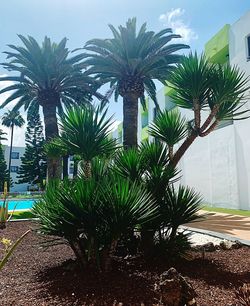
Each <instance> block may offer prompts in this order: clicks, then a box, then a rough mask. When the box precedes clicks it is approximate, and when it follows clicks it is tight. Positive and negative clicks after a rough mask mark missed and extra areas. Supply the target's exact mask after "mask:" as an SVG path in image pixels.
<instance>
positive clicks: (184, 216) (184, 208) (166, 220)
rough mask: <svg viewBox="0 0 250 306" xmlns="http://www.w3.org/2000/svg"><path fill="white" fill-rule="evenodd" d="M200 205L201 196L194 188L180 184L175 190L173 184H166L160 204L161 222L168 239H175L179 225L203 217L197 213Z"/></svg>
mask: <svg viewBox="0 0 250 306" xmlns="http://www.w3.org/2000/svg"><path fill="white" fill-rule="evenodd" d="M201 207H202V197H201V195H200V194H199V193H197V192H195V191H194V189H192V188H189V187H184V186H181V185H180V186H179V188H178V189H177V190H176V189H175V188H174V187H173V185H169V186H168V188H167V189H166V191H165V195H164V197H163V199H162V204H161V218H162V220H161V222H162V226H163V228H164V230H165V231H166V233H167V235H168V237H169V239H170V240H174V239H175V237H176V234H177V230H178V228H179V226H181V225H183V224H187V223H189V222H194V221H200V220H202V219H203V216H202V215H200V214H198V211H199V210H200V209H201ZM169 232H171V233H170V235H169Z"/></svg>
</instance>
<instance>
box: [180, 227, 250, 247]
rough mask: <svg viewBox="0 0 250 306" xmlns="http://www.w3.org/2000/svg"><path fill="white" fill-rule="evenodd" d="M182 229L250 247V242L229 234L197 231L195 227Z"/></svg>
mask: <svg viewBox="0 0 250 306" xmlns="http://www.w3.org/2000/svg"><path fill="white" fill-rule="evenodd" d="M181 228H183V229H185V230H188V231H190V232H195V233H199V234H204V235H209V236H212V237H215V238H220V239H223V240H229V241H232V242H236V241H238V242H240V243H242V244H244V245H246V246H249V247H250V241H249V240H244V239H240V238H237V237H234V236H230V235H227V234H222V233H219V232H214V231H208V230H204V229H196V228H194V227H188V226H181Z"/></svg>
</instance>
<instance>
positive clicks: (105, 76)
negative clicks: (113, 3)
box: [85, 18, 189, 147]
mask: <svg viewBox="0 0 250 306" xmlns="http://www.w3.org/2000/svg"><path fill="white" fill-rule="evenodd" d="M109 27H110V29H111V31H112V33H113V38H110V39H93V40H90V41H88V42H87V43H86V45H85V49H86V50H88V51H91V53H88V54H86V57H87V59H86V60H85V64H86V65H88V66H89V69H88V71H87V73H88V74H89V75H95V76H96V77H99V78H100V79H101V80H102V81H103V83H110V85H111V91H110V92H112V91H113V90H114V92H115V100H117V98H118V96H119V95H121V96H122V97H123V103H124V107H123V115H124V120H123V122H124V145H125V146H128V147H129V146H135V145H137V137H136V134H137V113H138V99H140V101H141V103H142V105H143V106H145V96H144V92H145V91H146V93H147V94H148V95H149V96H150V98H151V99H152V100H153V101H154V102H155V103H156V104H157V100H156V86H155V84H154V81H153V80H154V79H156V80H159V81H160V82H162V83H164V84H165V82H166V79H167V78H168V74H169V72H170V71H172V70H173V68H174V67H175V63H178V62H179V61H180V59H181V58H182V56H181V55H179V54H176V53H175V52H176V51H178V50H181V49H183V48H189V47H188V46H187V45H184V44H168V43H169V42H170V41H171V40H172V39H173V38H180V35H176V34H172V30H171V29H164V30H162V31H160V32H159V33H155V32H153V31H147V29H146V24H145V23H144V24H143V25H142V26H141V28H140V29H139V31H138V32H137V30H136V19H135V18H132V19H129V20H128V21H127V23H126V27H123V26H119V27H118V30H117V29H115V27H113V26H112V25H109ZM135 120H136V122H135Z"/></svg>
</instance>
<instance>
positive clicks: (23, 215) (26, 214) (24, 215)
mask: <svg viewBox="0 0 250 306" xmlns="http://www.w3.org/2000/svg"><path fill="white" fill-rule="evenodd" d="M30 218H35V216H34V215H33V213H32V212H31V211H30V210H25V211H15V212H14V213H13V215H12V218H11V219H12V220H17V219H30Z"/></svg>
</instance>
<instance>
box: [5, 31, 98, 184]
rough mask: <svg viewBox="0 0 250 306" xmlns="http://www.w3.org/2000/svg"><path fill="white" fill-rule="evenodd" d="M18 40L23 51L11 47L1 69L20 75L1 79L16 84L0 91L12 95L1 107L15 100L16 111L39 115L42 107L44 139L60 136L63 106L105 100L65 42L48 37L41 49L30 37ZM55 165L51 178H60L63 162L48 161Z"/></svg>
mask: <svg viewBox="0 0 250 306" xmlns="http://www.w3.org/2000/svg"><path fill="white" fill-rule="evenodd" d="M18 36H19V38H20V40H21V41H22V43H23V45H24V47H19V46H14V45H9V47H10V49H11V51H7V52H5V53H6V54H7V59H8V60H9V61H8V62H6V63H3V64H2V65H3V66H4V68H6V69H7V70H8V71H14V72H18V73H20V75H18V76H4V77H1V78H0V81H12V82H14V84H13V85H10V86H8V87H6V88H4V89H2V90H1V91H0V94H2V93H4V92H13V93H12V94H11V95H10V96H9V97H8V98H7V99H6V100H5V102H4V103H3V104H2V105H1V107H2V108H3V107H4V106H6V105H7V104H9V103H10V102H11V101H13V100H15V99H19V101H18V102H17V103H16V105H15V107H14V110H18V109H20V108H21V107H24V109H25V110H27V109H28V108H31V107H34V109H36V111H38V109H39V106H40V107H41V108H42V111H43V115H44V125H45V137H46V140H49V139H51V138H53V137H56V136H58V125H57V115H56V113H57V110H58V111H62V108H63V105H71V104H75V103H82V100H84V102H85V101H86V99H87V100H88V99H89V98H91V96H92V95H95V96H97V97H98V98H102V96H101V95H99V94H98V93H96V90H97V87H98V86H99V83H98V82H97V81H94V80H93V79H91V78H90V77H88V76H84V75H83V73H82V69H83V68H84V66H83V64H82V62H81V60H82V59H83V57H84V56H83V55H82V54H78V55H75V56H73V57H69V53H70V51H69V50H68V49H67V48H66V42H67V39H66V38H64V39H63V40H62V41H61V42H60V43H59V44H56V43H51V41H50V39H49V38H48V37H45V39H44V41H43V43H42V46H40V45H39V44H38V43H37V41H36V40H35V39H34V38H33V37H31V36H28V38H26V37H24V36H22V35H18ZM55 162H56V164H57V167H56V168H57V171H56V172H54V173H53V172H52V171H50V172H49V173H50V175H52V177H50V178H60V177H61V160H60V159H58V160H56V161H53V160H51V159H48V168H50V166H51V164H54V163H55Z"/></svg>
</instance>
